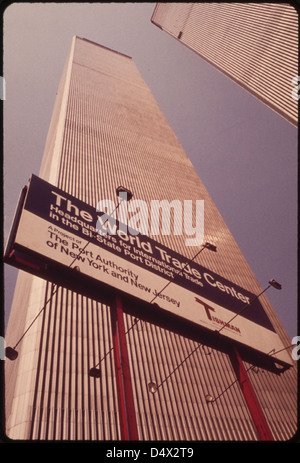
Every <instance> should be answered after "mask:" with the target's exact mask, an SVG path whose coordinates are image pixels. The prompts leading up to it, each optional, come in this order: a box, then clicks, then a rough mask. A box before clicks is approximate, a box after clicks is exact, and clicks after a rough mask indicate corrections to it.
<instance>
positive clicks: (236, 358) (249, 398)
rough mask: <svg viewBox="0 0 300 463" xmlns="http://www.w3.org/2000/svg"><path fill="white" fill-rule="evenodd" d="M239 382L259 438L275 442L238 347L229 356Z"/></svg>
mask: <svg viewBox="0 0 300 463" xmlns="http://www.w3.org/2000/svg"><path fill="white" fill-rule="evenodd" d="M229 358H230V361H231V364H232V366H233V369H234V371H235V374H236V377H237V380H238V382H239V385H240V387H241V390H242V392H243V395H244V398H245V400H246V403H247V405H248V409H249V412H250V414H251V416H252V419H253V421H254V424H255V427H256V431H257V434H258V437H259V438H260V440H262V441H267V440H268V441H273V440H274V438H273V435H272V432H271V430H270V428H269V425H268V423H267V420H266V418H265V415H264V413H263V411H262V408H261V406H260V403H259V401H258V398H257V396H256V394H255V391H254V389H253V386H252V384H251V381H250V379H249V377H248V375H247V372H246V369H245V367H244V364H243V361H242V359H241V356H240V354H239V351H238V350H237V348H236V347H233V348H232V351H231V353H230V355H229Z"/></svg>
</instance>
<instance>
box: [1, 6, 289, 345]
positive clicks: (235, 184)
mask: <svg viewBox="0 0 300 463" xmlns="http://www.w3.org/2000/svg"><path fill="white" fill-rule="evenodd" d="M154 7H155V3H90V4H89V3H82V4H81V3H74V4H72V3H62V4H42V3H40V4H34V3H31V4H30V3H28V4H25V3H24V4H22V3H15V4H12V5H11V6H9V7H8V8H7V10H6V11H5V12H4V18H3V20H4V76H5V79H6V100H5V102H4V188H5V190H4V194H5V203H4V208H5V210H4V214H5V227H4V234H5V238H6V237H7V235H8V231H9V227H10V224H11V221H12V218H13V214H14V210H15V206H16V203H17V200H18V196H19V192H20V190H21V188H22V187H23V186H24V185H25V184H26V183H27V181H28V178H29V177H30V175H31V174H32V173H35V174H38V172H39V168H40V163H41V158H42V154H43V149H44V144H45V140H46V135H47V131H48V127H49V123H50V119H51V115H52V110H53V105H54V100H55V95H56V91H57V87H58V83H59V80H60V77H61V73H62V69H63V66H64V63H65V60H66V57H67V55H68V52H69V49H70V45H71V40H72V37H73V36H74V35H78V36H80V37H85V38H87V39H89V40H92V41H95V42H97V43H100V44H102V45H104V46H106V47H109V48H112V49H114V50H117V51H119V52H122V53H125V54H127V55H129V56H131V57H132V58H133V59H134V61H135V63H136V65H137V67H138V69H139V71H140V73H141V75H142V77H143V78H144V80H145V81H146V83H147V85H148V86H149V88H150V90H151V92H152V94H153V96H154V98H155V99H156V101H157V103H158V105H159V106H160V108H161V110H162V112H163V113H164V115H165V117H166V118H167V120H168V122H169V124H170V126H171V127H172V129H173V131H174V132H175V134H176V136H177V138H178V139H179V141H180V143H181V145H182V146H183V148H184V150H185V152H186V154H187V155H188V157H189V158H190V160H191V161H192V163H193V165H194V167H195V169H196V171H197V172H198V174H199V176H200V178H201V179H202V181H203V183H204V185H205V186H206V188H207V190H208V192H209V193H210V195H211V197H212V199H213V200H214V202H215V204H216V205H217V207H218V209H219V211H220V213H221V214H222V216H223V218H224V220H225V222H226V223H227V225H228V227H229V229H230V231H231V232H232V234H233V236H234V238H235V240H236V241H237V243H238V245H239V246H240V248H241V250H242V252H243V254H244V255H245V257H246V259H247V260H248V262H249V264H250V266H251V268H252V270H253V271H254V273H255V275H256V277H257V279H258V281H259V283H260V284H261V286H262V288H265V287H266V286H267V284H268V281H269V279H270V278H275V279H276V280H278V281H279V282H280V283H281V284H282V290H281V291H280V292H279V291H276V290H272V288H271V289H270V290H269V291H268V293H267V296H268V298H269V300H270V301H271V303H272V305H273V307H274V309H275V311H276V313H277V315H278V316H279V318H280V319H281V321H282V323H283V325H284V326H285V328H286V330H287V332H288V334H289V336H290V337H291V338H292V337H293V336H296V335H297V326H296V324H297V271H298V270H297V135H298V131H297V129H296V128H295V127H293V126H292V125H291V124H290V123H288V122H287V121H285V120H284V119H283V118H282V117H280V116H279V115H277V114H276V113H275V112H273V111H272V110H271V109H269V108H268V107H266V106H265V105H264V104H263V103H261V102H260V101H258V100H257V99H256V98H254V97H253V96H251V95H250V94H249V93H247V92H246V91H245V90H243V89H242V88H240V87H239V86H238V85H237V84H235V83H234V82H232V81H231V80H230V79H228V78H227V77H225V76H224V75H222V74H221V73H220V72H218V71H217V70H216V69H214V68H213V66H211V65H210V64H208V63H207V62H205V61H204V60H203V59H201V58H200V57H199V56H197V55H196V54H195V53H193V52H192V51H191V50H189V49H188V48H186V47H185V46H184V45H182V44H181V43H179V42H177V41H176V40H175V39H173V38H172V37H170V36H169V35H168V34H166V33H165V32H163V31H161V30H160V29H159V28H157V27H156V26H155V25H153V24H151V21H150V19H151V16H152V13H153V10H154ZM291 91H292V84H291ZM16 273H17V272H16V270H15V269H13V268H10V267H8V266H5V289H6V314H8V313H9V307H10V303H11V298H12V295H13V290H14V285H15V280H16Z"/></svg>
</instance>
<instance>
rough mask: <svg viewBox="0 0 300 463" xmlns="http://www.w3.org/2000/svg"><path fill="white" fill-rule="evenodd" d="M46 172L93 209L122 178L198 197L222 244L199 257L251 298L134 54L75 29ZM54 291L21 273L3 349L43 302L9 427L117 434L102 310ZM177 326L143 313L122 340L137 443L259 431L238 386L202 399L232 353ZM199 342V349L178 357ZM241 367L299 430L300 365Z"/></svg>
mask: <svg viewBox="0 0 300 463" xmlns="http://www.w3.org/2000/svg"><path fill="white" fill-rule="evenodd" d="M40 177H41V178H43V179H44V180H46V181H48V182H49V183H52V184H53V185H55V186H57V187H59V188H61V189H62V190H64V191H66V192H67V193H69V194H71V195H73V196H75V197H76V198H78V199H80V200H82V201H84V202H86V203H88V204H90V205H91V206H93V207H96V205H97V204H98V202H99V201H100V200H101V199H104V198H108V199H112V200H114V201H116V188H117V186H118V185H124V186H125V187H127V188H129V189H130V190H131V191H132V192H133V193H134V197H135V198H137V199H141V200H143V201H145V202H146V203H147V204H148V205H150V202H151V201H152V200H155V199H157V200H162V199H166V200H168V201H170V202H171V201H173V200H174V199H178V200H180V201H182V202H183V201H184V200H192V201H193V203H195V201H196V200H199V199H201V200H204V204H205V209H204V211H205V215H204V233H205V235H204V241H209V242H211V243H213V244H214V245H215V246H217V248H218V252H217V253H213V252H209V251H206V250H205V251H204V252H203V253H201V254H200V255H199V256H198V257H197V259H196V262H198V263H199V264H201V265H203V266H204V267H205V268H207V269H209V270H211V271H212V272H215V273H217V274H218V275H222V276H223V277H224V278H227V279H228V280H230V281H231V282H233V283H234V284H236V285H239V286H241V287H242V288H247V290H249V291H251V292H252V293H253V294H259V293H260V292H261V288H260V286H259V285H258V283H257V281H256V279H255V277H254V275H253V273H252V271H251V269H250V268H249V266H248V264H247V262H246V261H245V259H244V257H243V255H242V253H241V252H240V250H239V248H238V246H237V244H236V242H235V241H234V239H233V237H232V236H231V234H230V232H229V230H228V228H227V227H226V224H225V223H224V221H223V219H222V217H221V215H220V214H219V212H218V210H217V209H216V207H215V205H214V203H213V202H212V200H211V198H210V196H209V194H208V193H207V191H206V189H205V188H204V186H203V184H202V182H201V181H200V179H199V178H198V176H197V174H196V173H195V171H194V169H193V166H192V165H191V163H190V161H189V160H188V158H187V156H186V154H185V153H184V151H183V149H182V147H181V146H180V144H179V142H178V140H177V139H176V137H175V135H174V133H173V132H172V130H171V128H170V127H169V125H168V123H167V121H166V119H165V118H164V116H163V114H162V113H161V111H160V109H159V107H158V105H157V104H156V102H155V100H154V99H153V97H152V95H151V93H150V91H149V89H148V87H147V86H146V84H145V82H144V81H143V79H142V77H141V75H140V74H139V72H138V70H137V68H136V66H135V64H134V62H133V60H132V59H131V58H130V57H128V56H125V55H123V54H120V53H117V52H115V51H112V50H110V49H107V48H105V47H102V46H100V45H98V44H95V43H93V42H90V41H88V40H85V39H81V38H78V37H74V38H73V41H72V45H71V50H70V54H69V56H68V59H67V62H66V65H65V68H64V70H63V74H62V79H61V82H60V85H59V88H58V92H57V97H56V102H55V106H54V109H53V116H52V120H51V124H50V128H49V133H48V137H47V140H46V145H45V151H44V156H43V160H42V165H41V171H40ZM174 220H175V222H176V220H177V219H176V216H175V218H174ZM171 230H172V227H171ZM155 239H156V241H157V242H158V243H161V244H163V245H165V246H167V247H168V248H170V249H172V250H174V251H176V252H178V253H180V254H181V255H183V256H185V257H186V259H187V260H188V259H191V258H192V257H193V256H194V255H195V254H196V253H197V252H198V250H199V247H193V246H186V237H185V236H183V235H174V234H170V235H163V234H160V235H158V236H156V237H155ZM174 291H175V290H174ZM52 293H53V285H52V283H50V282H47V281H45V280H42V279H40V278H38V277H35V276H32V275H29V274H27V273H25V272H22V271H20V273H19V277H18V282H17V286H16V291H15V296H14V301H13V305H12V309H11V315H10V319H9V325H8V330H7V335H6V342H7V345H15V343H16V341H17V340H18V339H19V338H20V336H22V334H23V333H24V331H25V330H26V328H27V327H28V326H29V325H30V323H31V322H32V321H33V320H34V318H35V317H36V316H37V315H38V314H39V312H40V310H41V308H42V307H43V306H44V304H45V302H46V301H47V300H48V299H49V302H48V303H47V304H46V306H45V309H44V310H43V311H42V312H41V313H40V315H39V316H38V317H37V319H36V321H35V322H34V324H33V325H32V327H31V329H30V330H29V331H28V332H27V333H26V335H25V336H24V338H23V339H22V341H21V342H20V344H19V346H18V352H19V355H18V358H17V360H15V361H14V362H10V361H9V360H7V361H6V428H7V435H8V436H9V437H11V438H12V439H42V440H56V439H59V440H74V439H77V440H119V439H120V438H121V433H120V425H119V422H120V413H119V412H120V411H119V406H118V400H117V390H116V371H115V366H114V359H113V355H111V354H110V353H109V352H110V350H111V348H112V334H111V318H110V307H108V306H106V305H104V304H102V303H101V302H99V300H93V299H90V298H88V297H86V296H83V295H81V294H79V293H77V292H75V291H71V290H70V289H66V288H63V287H58V288H57V290H56V291H55V293H54V294H53V296H52V297H50V296H51V294H52ZM174 297H176V292H174ZM99 299H100V298H99ZM261 303H262V305H263V307H264V310H265V311H266V313H267V315H268V317H269V319H270V320H271V323H272V325H273V326H274V329H275V330H276V331H277V332H278V334H279V336H280V338H281V340H282V342H283V344H284V345H288V344H290V341H289V339H288V336H287V335H286V333H285V331H284V329H283V327H282V325H281V323H280V321H279V320H278V319H277V317H276V314H275V313H274V311H273V309H272V307H271V306H270V304H269V302H268V300H267V298H266V297H265V295H263V296H262V298H261ZM134 322H135V318H134V317H133V315H130V314H124V324H125V330H128V329H129V328H130V327H131V326H132V325H133V323H134ZM179 331H180V330H179V329H177V330H176V332H175V331H173V330H172V331H171V330H169V329H168V327H167V326H165V325H164V326H163V327H161V326H158V324H153V323H151V322H150V321H141V322H139V323H137V324H136V326H134V328H132V329H130V331H129V332H128V334H127V335H126V340H127V348H128V355H129V364H130V371H131V379H132V388H133V398H134V408H135V415H136V421H137V427H138V435H139V439H140V440H245V439H246V440H256V439H257V434H256V430H255V426H254V424H253V420H252V417H251V416H250V414H249V411H248V408H247V406H246V403H245V401H244V398H243V394H242V393H241V391H240V389H239V388H238V385H237V384H236V385H234V386H233V387H232V388H230V390H228V393H226V394H224V395H223V396H222V397H221V398H220V399H219V401H218V402H216V404H218V405H217V406H215V405H213V404H209V403H207V399H206V397H207V395H208V394H210V395H212V396H215V397H216V396H217V395H218V394H219V393H220V392H221V391H223V390H225V389H226V388H227V387H228V385H229V384H231V383H233V382H235V380H236V377H235V374H234V370H233V368H232V366H231V363H230V360H229V357H228V355H227V354H226V353H224V352H221V351H220V350H217V349H214V348H208V346H207V345H206V342H205V339H204V338H201V339H200V338H199V339H195V335H193V339H190V337H191V336H189V335H188V333H187V332H186V333H185V336H183V335H182V333H180V332H179ZM198 341H199V342H201V346H200V348H199V349H197V350H196V351H195V352H194V353H193V354H192V355H191V356H190V357H189V358H188V360H186V361H185V362H184V359H185V358H186V357H187V356H188V355H189V354H190V353H191V352H192V351H193V350H195V348H196V347H197V346H198V345H199V344H198ZM100 361H101V363H100V371H101V377H100V378H95V377H91V376H90V375H89V371H90V369H91V368H92V367H94V366H95V365H98V364H99V362H100ZM181 363H182V365H181V366H180V367H179V368H177V367H178V366H179V365H180V364H181ZM248 366H249V365H246V367H248ZM174 370H175V371H174ZM172 372H174V374H173V373H172ZM171 373H172V374H171ZM169 375H170V377H169V379H168V380H167V381H165V382H164V384H163V385H162V387H160V388H159V392H158V391H157V392H156V394H151V392H149V389H148V387H147V385H148V384H149V382H151V381H155V383H156V384H157V385H159V384H161V383H162V382H163V381H164V379H165V378H167V377H168V376H169ZM249 375H250V376H251V381H252V383H253V386H254V388H255V391H256V394H257V396H258V398H259V400H260V401H261V403H262V406H263V409H264V411H265V414H266V418H267V420H268V423H269V426H270V428H271V431H272V433H273V436H274V439H288V438H290V437H291V436H292V435H293V433H294V430H295V427H296V417H295V410H296V404H295V401H296V392H295V384H296V382H295V372H294V368H291V369H290V370H288V371H286V372H285V373H284V374H282V375H281V376H278V375H276V374H274V373H271V372H268V371H264V372H263V373H262V372H259V373H257V372H254V370H250V372H249ZM270 391H272V394H270Z"/></svg>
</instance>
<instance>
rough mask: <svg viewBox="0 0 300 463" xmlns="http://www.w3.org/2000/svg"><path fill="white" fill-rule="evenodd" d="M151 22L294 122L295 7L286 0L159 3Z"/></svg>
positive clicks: (295, 110)
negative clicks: (275, 1) (284, 1)
mask: <svg viewBox="0 0 300 463" xmlns="http://www.w3.org/2000/svg"><path fill="white" fill-rule="evenodd" d="M152 22H153V24H155V25H156V26H158V27H160V28H161V29H163V30H164V31H166V32H167V33H168V34H170V35H171V36H172V37H174V38H176V39H177V40H179V41H180V42H182V43H183V44H184V45H186V46H187V47H188V48H190V49H191V50H193V51H194V52H195V53H197V54H198V55H199V56H200V57H201V58H204V59H205V60H206V61H208V62H209V63H210V64H212V65H213V66H214V67H216V68H217V69H218V70H219V71H221V72H222V73H223V74H225V75H226V76H227V77H229V78H230V79H232V80H233V81H234V82H236V83H237V84H239V85H240V86H241V87H243V88H244V89H245V90H247V91H248V92H250V93H251V94H252V95H253V96H255V97H256V98H258V99H259V100H260V101H262V102H263V103H264V104H266V105H267V106H269V107H270V108H272V109H273V110H274V111H276V112H277V113H278V114H280V115H281V116H282V117H284V118H285V119H286V120H288V121H289V122H290V123H292V124H293V125H295V126H297V125H298V95H297V93H298V91H297V90H298V27H299V26H298V12H297V10H296V9H295V8H294V7H293V6H292V5H290V4H289V3H288V2H286V3H270V2H264V3H260V2H257V3H255V2H251V3H250V2H248V3H242V2H236V3H230V2H228V3H227V2H211V3H201V2H200V3H158V4H157V5H156V7H155V10H154V13H153V15H152Z"/></svg>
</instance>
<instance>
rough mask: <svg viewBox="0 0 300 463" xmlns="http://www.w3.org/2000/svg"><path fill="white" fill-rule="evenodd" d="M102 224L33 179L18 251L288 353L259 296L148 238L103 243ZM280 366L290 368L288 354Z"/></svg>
mask: <svg viewBox="0 0 300 463" xmlns="http://www.w3.org/2000/svg"><path fill="white" fill-rule="evenodd" d="M97 220H98V216H97V212H96V210H95V208H93V207H91V206H89V205H88V204H86V203H83V202H82V201H79V200H78V199H76V198H74V197H72V196H71V195H69V194H67V193H65V192H63V191H62V190H60V189H58V188H57V187H54V186H52V185H50V184H49V183H47V182H45V181H44V180H41V179H40V178H38V177H36V176H34V175H33V176H32V178H31V182H30V185H29V189H28V193H27V196H26V199H25V203H24V207H23V210H22V214H21V217H20V221H19V226H18V229H17V233H16V236H15V240H14V246H15V247H16V248H19V249H22V250H25V251H29V252H34V253H35V255H38V256H41V257H42V258H44V259H45V258H46V259H49V260H51V261H53V262H58V263H60V264H63V265H64V266H66V268H69V267H70V266H71V267H72V268H74V267H79V270H80V273H81V274H84V275H86V276H88V277H90V278H92V279H93V280H98V281H101V282H102V283H105V284H107V285H108V286H109V287H111V288H113V289H117V290H120V291H122V292H124V293H127V294H130V295H132V296H134V297H136V298H138V299H141V300H143V301H145V302H153V301H155V302H156V303H157V304H158V305H159V306H160V307H161V308H162V309H164V310H165V311H167V312H170V313H172V314H175V315H177V316H179V317H181V318H182V319H186V320H189V321H191V322H193V323H195V324H197V325H200V326H202V327H204V328H207V329H209V330H212V331H218V330H220V329H221V328H222V335H224V336H226V337H227V338H230V339H232V340H235V341H238V342H240V343H242V344H245V345H247V346H249V347H252V348H253V349H255V350H258V351H260V352H262V353H265V354H268V353H270V352H271V351H273V352H275V351H276V352H277V351H280V350H281V349H283V348H284V346H283V344H282V342H281V340H280V338H279V336H278V335H277V333H276V332H275V330H274V328H273V326H272V324H271V322H270V320H269V318H268V317H267V315H266V313H265V311H264V309H263V307H262V305H261V303H260V302H259V300H258V299H256V300H255V295H253V294H252V293H250V292H249V291H247V290H246V289H244V288H241V287H239V286H238V285H236V284H234V283H232V282H230V281H228V280H226V279H225V278H223V277H222V276H220V275H217V274H215V273H214V272H212V271H211V270H209V269H206V268H204V267H202V266H200V265H198V264H196V263H195V262H191V263H189V264H187V259H186V258H185V257H184V256H182V255H179V254H178V253H176V252H174V251H173V250H171V249H169V248H166V247H165V246H163V245H161V244H159V243H158V242H156V241H154V240H153V239H152V238H150V237H148V236H145V235H140V234H139V235H135V236H134V235H131V234H127V235H124V234H123V233H120V232H119V231H118V230H117V231H116V234H114V235H109V234H107V235H106V236H102V235H100V234H99V233H97V229H96V224H97ZM169 281H171V283H170V284H169V285H168V286H167V287H166V288H165V289H164V290H163V291H162V288H164V287H165V286H166V284H167V283H168V282H169ZM252 300H254V301H253V302H251V301H252ZM248 305H249V308H248V307H247V306H248ZM241 310H242V313H241V314H240V315H238V316H236V317H235V318H234V319H233V320H232V322H229V321H230V320H231V319H232V318H233V317H234V315H235V314H238V313H239V312H240V311H241ZM228 322H229V323H228ZM227 323H228V324H227ZM276 359H279V360H281V361H283V362H285V363H287V364H291V361H290V358H289V355H288V354H287V352H285V351H282V352H280V353H278V354H277V355H276Z"/></svg>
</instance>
